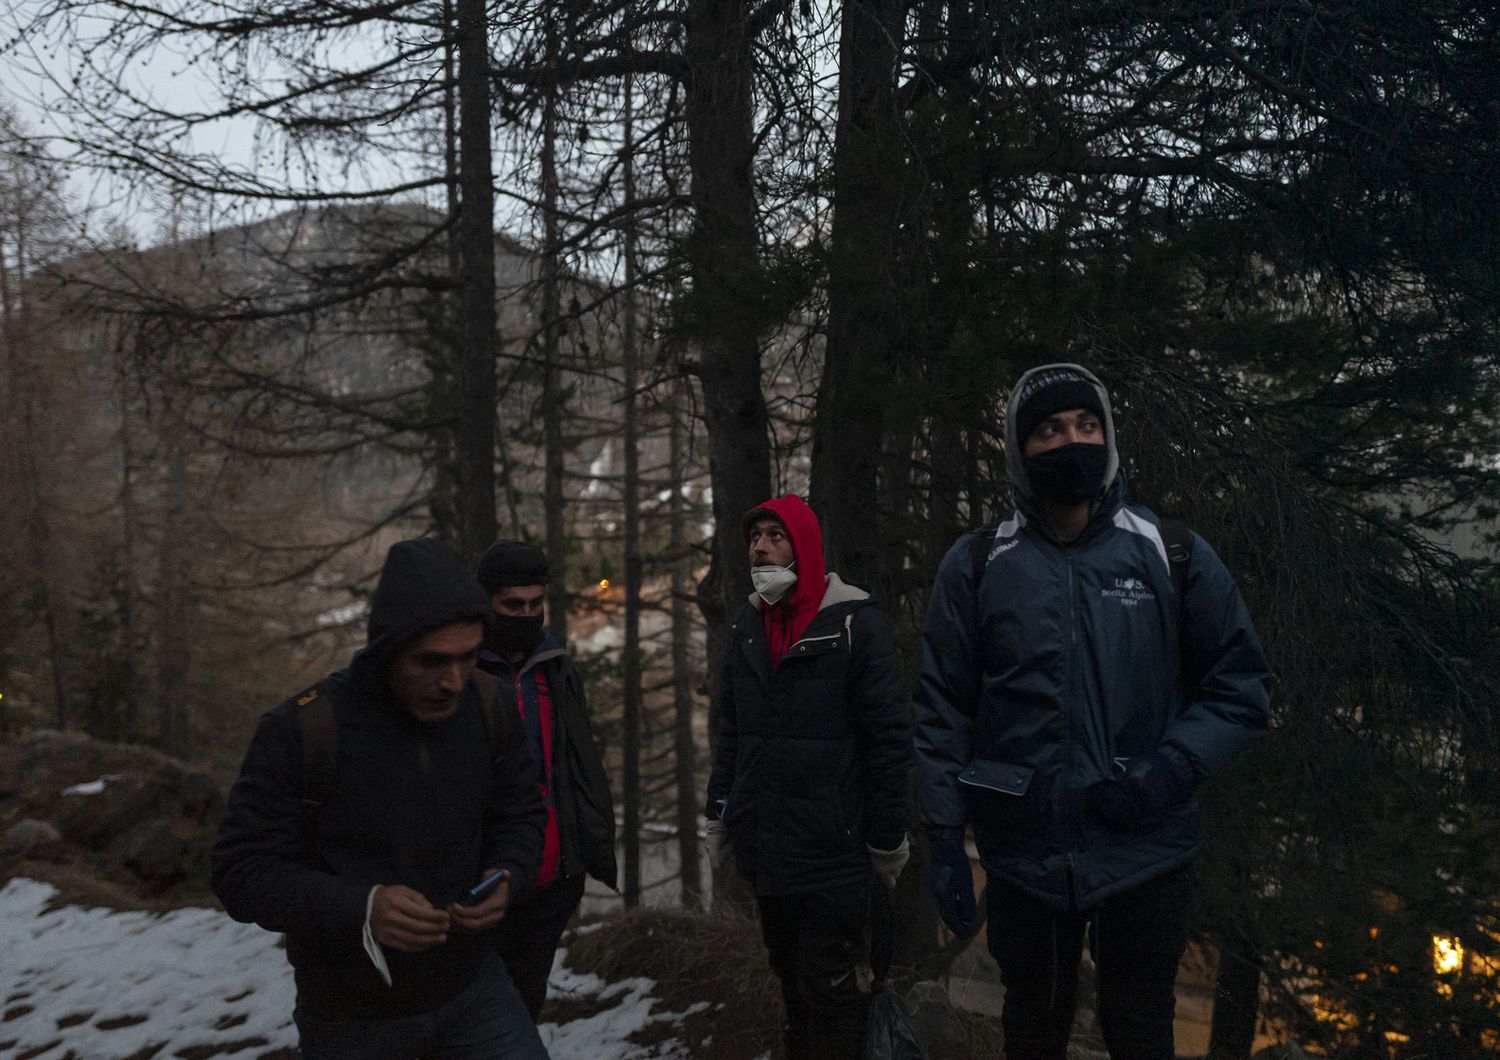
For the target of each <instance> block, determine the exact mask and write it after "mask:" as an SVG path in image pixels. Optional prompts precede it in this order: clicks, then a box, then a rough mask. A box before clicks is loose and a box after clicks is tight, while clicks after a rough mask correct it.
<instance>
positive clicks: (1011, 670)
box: [916, 431, 1268, 909]
mask: <svg viewBox="0 0 1500 1060" xmlns="http://www.w3.org/2000/svg"><path fill="white" fill-rule="evenodd" d="M1111 434H1112V431H1111ZM1112 442H1113V438H1112V437H1111V444H1112ZM1124 496H1125V480H1124V475H1123V474H1114V475H1113V476H1112V479H1111V482H1110V486H1109V488H1108V489H1107V490H1106V491H1105V492H1104V494H1103V495H1102V497H1101V498H1100V500H1099V501H1098V502H1096V504H1095V508H1094V510H1093V512H1092V515H1091V519H1090V522H1089V525H1088V528H1087V529H1086V530H1085V531H1084V533H1083V534H1082V535H1081V537H1080V538H1079V539H1078V540H1076V541H1074V542H1072V543H1070V544H1069V545H1066V546H1065V545H1062V544H1060V543H1058V542H1057V541H1056V540H1055V539H1054V538H1053V537H1052V536H1051V535H1050V534H1049V533H1048V532H1047V531H1046V529H1045V527H1044V524H1043V523H1042V521H1041V519H1040V518H1039V515H1038V512H1037V509H1036V508H1035V507H1034V505H1033V504H1032V502H1031V501H1030V500H1029V498H1028V497H1027V496H1026V494H1025V493H1024V492H1022V491H1021V490H1019V489H1018V490H1017V506H1018V507H1017V510H1016V512H1015V514H1014V515H1013V516H1012V517H1011V518H1010V519H1008V520H1007V521H1006V522H1004V523H1002V524H1001V526H1000V527H999V529H998V532H994V537H993V540H992V541H991V542H990V544H989V545H988V547H987V549H986V550H985V554H984V562H983V563H982V564H981V565H980V566H981V567H982V574H979V576H978V578H977V579H976V563H975V561H974V552H973V535H972V534H971V535H966V536H964V537H962V538H960V539H959V541H958V543H957V544H955V545H954V546H953V548H952V549H950V550H949V552H948V554H947V556H945V557H944V559H943V562H942V564H941V566H940V567H939V569H938V574H937V580H936V584H935V585H934V586H933V590H932V595H931V597H930V599H929V602H928V606H927V614H926V617H925V620H924V622H923V631H922V653H921V673H920V676H919V678H918V686H917V693H916V714H917V733H916V748H917V759H918V776H919V782H918V785H919V787H918V803H919V807H920V812H921V818H922V822H923V824H924V825H926V826H927V827H928V828H929V829H931V828H955V827H962V826H963V825H964V824H965V823H969V824H972V825H973V828H974V837H975V841H976V843H977V845H978V848H979V855H980V859H981V861H982V863H983V865H984V867H985V870H986V871H987V872H989V873H990V874H992V875H995V876H999V877H1001V878H1002V879H1005V880H1008V881H1010V882H1011V883H1013V884H1016V885H1017V886H1020V887H1021V888H1023V889H1024V890H1026V891H1028V892H1030V893H1031V894H1033V895H1035V896H1036V897H1038V898H1039V899H1041V900H1043V901H1046V902H1048V903H1049V904H1052V905H1054V906H1056V907H1057V908H1060V909H1062V908H1067V907H1069V906H1072V907H1075V908H1082V909H1087V908H1089V907H1091V906H1093V905H1095V904H1097V903H1098V902H1100V901H1101V900H1103V899H1105V898H1107V897H1109V896H1110V895H1112V894H1116V893H1119V892H1121V891H1124V890H1128V889H1130V888H1132V887H1134V886H1136V885H1138V884H1140V883H1144V882H1145V881H1147V880H1149V879H1151V878H1153V877H1155V876H1158V875H1160V874H1162V873H1165V872H1168V871H1170V870H1171V869H1173V868H1176V867H1178V866H1180V865H1182V864H1184V863H1186V862H1188V861H1190V860H1191V859H1192V858H1193V857H1194V855H1195V854H1196V853H1197V850H1198V847H1199V844H1200V842H1201V826H1200V822H1199V806H1198V801H1197V797H1196V794H1195V795H1194V796H1193V797H1192V798H1190V799H1188V800H1187V801H1186V802H1183V803H1181V804H1179V805H1176V806H1173V807H1169V808H1168V809H1167V810H1166V811H1164V812H1163V813H1161V814H1160V815H1157V816H1155V817H1152V818H1147V819H1143V820H1142V821H1141V822H1139V825H1138V826H1137V827H1136V828H1134V829H1131V830H1129V831H1126V830H1121V829H1116V828H1111V827H1110V826H1108V825H1106V824H1104V823H1103V822H1100V821H1096V820H1093V819H1091V818H1090V817H1089V816H1088V815H1087V814H1086V813H1085V811H1084V791H1085V790H1086V789H1087V788H1088V787H1089V786H1090V785H1092V784H1094V783H1096V782H1098V781H1101V780H1104V779H1106V778H1108V777H1110V776H1111V774H1112V772H1115V771H1117V770H1118V769H1119V768H1121V767H1123V764H1124V763H1125V762H1127V761H1128V760H1129V759H1130V758H1131V757H1132V756H1135V755H1139V754H1143V753H1145V752H1147V751H1151V750H1153V749H1155V748H1158V747H1161V746H1162V745H1166V746H1168V747H1170V748H1172V749H1173V750H1175V751H1176V752H1178V757H1179V758H1180V759H1181V758H1185V759H1186V761H1187V762H1188V763H1190V765H1191V768H1192V771H1193V773H1194V780H1195V781H1201V780H1202V779H1203V778H1205V777H1207V776H1208V775H1209V774H1211V773H1213V772H1214V771H1215V770H1216V769H1218V768H1219V767H1220V766H1222V765H1224V764H1225V763H1226V762H1228V761H1229V760H1230V759H1231V758H1233V757H1234V756H1235V755H1237V754H1238V753H1239V752H1241V751H1242V750H1244V749H1245V747H1246V746H1247V745H1249V743H1250V742H1251V741H1252V740H1253V739H1254V738H1255V736H1256V735H1257V734H1258V733H1259V732H1260V731H1262V730H1263V729H1264V728H1265V727H1266V723H1267V717H1268V671H1267V666H1266V661H1265V659H1264V657H1263V656H1262V654H1261V649H1260V644H1259V641H1258V639H1257V637H1256V633H1255V629H1254V626H1253V625H1252V623H1251V620H1250V616H1249V613H1248V612H1247V610H1246V608H1245V605H1244V601H1243V600H1242V598H1241V596H1240V593H1239V591H1238V589H1237V588H1236V587H1235V584H1234V581H1233V579H1232V578H1231V577H1230V575H1229V572H1228V571H1227V570H1226V569H1225V567H1224V565H1223V563H1222V562H1221V561H1220V560H1219V558H1218V556H1216V555H1215V554H1214V552H1213V549H1211V548H1210V547H1209V546H1208V544H1207V543H1206V542H1205V541H1203V539H1202V538H1200V537H1198V536H1197V535H1193V538H1192V549H1191V556H1190V558H1189V561H1188V566H1187V576H1186V582H1185V599H1184V600H1183V602H1182V607H1181V610H1180V612H1179V608H1178V604H1177V601H1176V600H1175V598H1174V595H1173V588H1172V579H1171V573H1170V568H1169V566H1168V562H1167V555H1166V550H1165V548H1164V545H1163V541H1162V537H1161V534H1160V531H1159V525H1160V521H1159V520H1158V518H1157V517H1156V516H1155V515H1154V514H1153V513H1151V512H1150V511H1148V510H1146V509H1145V508H1141V507H1138V506H1134V505H1126V504H1125V503H1124ZM979 533H982V531H980V532H979ZM1179 613H1180V614H1181V617H1182V620H1183V622H1184V623H1185V628H1184V629H1183V630H1181V631H1179V629H1178V618H1179ZM1183 655H1185V656H1186V657H1182V656H1183ZM1184 675H1187V676H1186V678H1185V679H1184ZM1185 686H1186V687H1185ZM1195 789H1196V784H1195Z"/></svg>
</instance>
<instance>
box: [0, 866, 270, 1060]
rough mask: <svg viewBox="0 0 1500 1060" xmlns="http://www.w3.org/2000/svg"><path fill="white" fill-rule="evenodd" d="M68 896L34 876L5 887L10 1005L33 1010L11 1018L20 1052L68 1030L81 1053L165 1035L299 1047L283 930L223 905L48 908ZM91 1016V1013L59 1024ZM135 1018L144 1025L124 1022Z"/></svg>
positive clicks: (1, 929) (183, 1041) (117, 1049)
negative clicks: (230, 913) (281, 945)
mask: <svg viewBox="0 0 1500 1060" xmlns="http://www.w3.org/2000/svg"><path fill="white" fill-rule="evenodd" d="M56 894H57V891H56V890H55V889H54V888H53V887H51V886H49V885H47V884H44V883H37V882H36V881H34V880H24V879H15V880H11V881H10V882H9V883H8V884H6V885H5V887H4V889H0V952H3V953H4V954H5V965H6V976H5V978H6V980H7V983H6V991H7V997H9V998H10V999H11V1000H10V1001H9V1003H8V1004H7V1006H6V1007H7V1009H8V1010H9V1011H15V1010H17V1009H18V1008H22V1007H25V1006H28V1005H29V1006H31V1010H30V1011H29V1012H26V1013H25V1014H23V1015H21V1016H20V1017H18V1018H16V1019H12V1020H9V1021H7V1022H6V1024H5V1037H6V1038H15V1039H16V1041H17V1051H18V1052H24V1051H26V1050H27V1049H28V1048H35V1047H38V1046H42V1045H45V1044H47V1043H49V1042H55V1041H57V1040H58V1039H59V1038H61V1039H62V1042H63V1044H64V1045H65V1046H66V1047H67V1049H69V1050H71V1051H72V1052H73V1053H75V1054H76V1055H78V1056H88V1057H99V1058H101V1060H103V1058H106V1057H124V1056H130V1055H131V1054H134V1053H139V1052H141V1051H143V1050H145V1049H147V1048H148V1047H150V1046H152V1045H156V1044H158V1043H166V1044H168V1045H169V1046H172V1047H176V1048H182V1047H187V1046H193V1045H201V1046H224V1045H230V1044H232V1043H235V1042H243V1041H245V1040H246V1039H248V1038H258V1039H262V1040H264V1041H265V1042H266V1045H265V1046H263V1047H262V1048H264V1049H265V1050H267V1051H269V1050H272V1049H276V1048H284V1047H290V1046H293V1045H296V1044H297V1031H296V1029H295V1028H294V1027H293V1026H292V1002H293V996H294V989H293V986H292V974H291V968H290V967H289V966H288V965H287V963H286V957H285V955H284V954H283V952H282V951H281V950H280V949H278V948H277V944H278V942H279V941H280V936H278V935H273V934H271V933H270V932H268V931H262V930H261V929H260V928H258V927H254V926H253V925H249V924H237V923H235V922H234V921H233V920H230V919H229V917H227V916H225V915H224V914H223V913H221V912H218V911H217V910H213V909H177V910H173V911H172V912H170V913H164V914H160V915H157V914H153V913H138V912H136V913H118V912H112V911H110V910H107V909H81V908H79V907H77V906H63V907H61V908H58V909H53V910H51V911H47V909H46V907H47V903H48V902H49V901H51V900H52V899H53V898H54V897H55V896H56ZM79 1016H82V1017H85V1018H84V1019H83V1020H82V1021H81V1022H78V1023H77V1024H75V1025H73V1026H69V1027H64V1028H59V1026H58V1023H59V1021H61V1020H65V1019H67V1018H68V1017H79ZM127 1020H138V1021H139V1022H135V1023H132V1024H130V1025H128V1026H119V1025H113V1024H116V1023H117V1022H118V1021H127ZM101 1024H106V1025H113V1026H110V1027H109V1028H106V1027H103V1026H101ZM171 1051H172V1050H171V1049H169V1050H168V1052H171Z"/></svg>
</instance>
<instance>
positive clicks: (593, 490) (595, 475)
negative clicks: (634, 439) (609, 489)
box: [583, 438, 615, 497]
mask: <svg viewBox="0 0 1500 1060" xmlns="http://www.w3.org/2000/svg"><path fill="white" fill-rule="evenodd" d="M614 448H615V443H614V439H613V438H609V439H606V440H605V442H604V448H603V449H600V450H599V455H598V456H596V457H595V458H594V459H593V460H592V461H591V462H590V463H589V484H588V485H587V486H585V487H583V495H584V496H585V497H597V496H598V495H599V494H600V493H601V492H602V491H603V490H604V483H603V482H601V481H600V479H601V478H602V477H603V476H604V475H606V474H608V473H609V466H610V464H611V463H613V456H614Z"/></svg>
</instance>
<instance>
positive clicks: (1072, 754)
mask: <svg viewBox="0 0 1500 1060" xmlns="http://www.w3.org/2000/svg"><path fill="white" fill-rule="evenodd" d="M1063 559H1064V561H1065V562H1066V563H1067V565H1068V598H1067V599H1068V675H1067V684H1066V686H1065V687H1066V689H1067V695H1068V765H1069V769H1070V771H1071V772H1072V773H1073V775H1074V776H1077V775H1078V751H1079V736H1078V727H1079V715H1080V714H1081V713H1082V712H1081V710H1080V709H1079V704H1078V680H1077V671H1078V600H1077V599H1076V594H1077V592H1078V590H1077V586H1076V585H1075V583H1074V571H1073V554H1072V552H1070V551H1068V550H1067V549H1066V548H1064V549H1063ZM1066 790H1067V796H1068V802H1067V807H1066V812H1067V819H1068V825H1069V830H1070V832H1071V833H1072V841H1071V842H1070V843H1069V845H1068V846H1069V849H1068V853H1067V859H1066V860H1067V866H1068V890H1069V891H1072V892H1074V893H1073V899H1074V901H1077V898H1078V895H1077V881H1078V872H1077V866H1076V864H1075V860H1076V859H1075V848H1076V847H1077V844H1078V842H1079V837H1080V835H1081V833H1082V830H1083V819H1082V816H1081V814H1080V812H1079V807H1078V803H1079V799H1078V797H1077V795H1078V793H1076V792H1073V791H1072V790H1071V789H1066Z"/></svg>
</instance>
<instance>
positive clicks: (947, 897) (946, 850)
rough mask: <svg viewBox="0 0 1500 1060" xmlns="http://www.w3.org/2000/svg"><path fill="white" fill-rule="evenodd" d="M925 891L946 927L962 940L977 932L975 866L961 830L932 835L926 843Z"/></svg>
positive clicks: (977, 906)
mask: <svg viewBox="0 0 1500 1060" xmlns="http://www.w3.org/2000/svg"><path fill="white" fill-rule="evenodd" d="M927 891H928V893H929V894H930V895H931V896H932V904H933V905H935V906H937V910H938V915H939V916H941V917H942V918H943V923H945V924H947V925H948V930H949V931H951V932H953V933H954V934H955V935H957V936H958V937H959V938H961V939H971V938H973V937H974V936H975V935H977V934H979V903H978V902H976V901H975V900H974V868H973V866H971V865H970V864H969V854H968V851H966V850H965V849H964V841H963V833H962V832H961V831H960V833H959V835H958V836H957V837H951V836H942V837H939V836H934V835H931V834H930V833H929V835H928V843H927Z"/></svg>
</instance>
